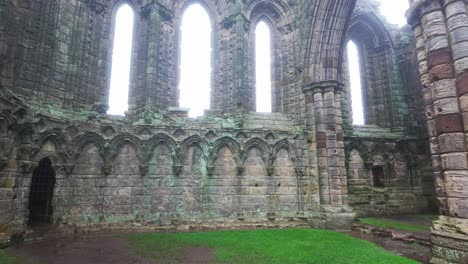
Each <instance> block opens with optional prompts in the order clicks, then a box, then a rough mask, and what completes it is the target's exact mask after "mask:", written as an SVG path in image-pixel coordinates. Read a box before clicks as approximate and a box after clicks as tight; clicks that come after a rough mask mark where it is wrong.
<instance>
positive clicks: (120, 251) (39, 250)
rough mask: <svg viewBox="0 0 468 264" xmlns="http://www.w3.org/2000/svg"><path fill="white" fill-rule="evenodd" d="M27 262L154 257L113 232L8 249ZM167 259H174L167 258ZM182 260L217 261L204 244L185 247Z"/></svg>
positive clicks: (142, 263)
mask: <svg viewBox="0 0 468 264" xmlns="http://www.w3.org/2000/svg"><path fill="white" fill-rule="evenodd" d="M8 251H9V253H11V254H13V255H15V256H17V257H19V258H20V261H21V263H25V264H64V263H66V264H84V263H86V264H106V263H109V264H129V263H132V264H133V263H139V264H150V263H155V262H154V261H152V260H149V259H145V258H143V257H141V256H139V255H138V254H136V253H135V252H134V251H132V249H131V248H130V246H129V245H128V243H127V242H126V241H125V240H123V239H121V238H118V237H116V236H113V235H99V236H90V237H87V238H80V239H63V238H62V239H49V240H47V241H41V242H37V243H31V244H26V245H17V246H14V247H12V248H10V249H8ZM163 262H164V263H174V261H173V260H169V259H168V260H165V261H163ZM182 263H214V254H213V251H212V250H211V249H209V248H203V247H188V248H186V249H184V252H183V260H182Z"/></svg>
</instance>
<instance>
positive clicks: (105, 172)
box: [101, 162, 112, 176]
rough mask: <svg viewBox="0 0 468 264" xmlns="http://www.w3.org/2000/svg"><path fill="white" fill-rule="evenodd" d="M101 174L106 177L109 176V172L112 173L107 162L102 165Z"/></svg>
mask: <svg viewBox="0 0 468 264" xmlns="http://www.w3.org/2000/svg"><path fill="white" fill-rule="evenodd" d="M101 169H102V173H104V175H106V176H108V175H110V173H111V171H112V164H111V163H109V162H106V163H104V164H103V165H102V168H101Z"/></svg>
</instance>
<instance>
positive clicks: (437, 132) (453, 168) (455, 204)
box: [408, 0, 468, 263]
mask: <svg viewBox="0 0 468 264" xmlns="http://www.w3.org/2000/svg"><path fill="white" fill-rule="evenodd" d="M408 15H409V20H410V23H411V24H412V25H413V29H414V32H415V35H416V39H417V50H418V58H419V65H420V72H421V80H422V84H423V87H424V94H425V96H424V97H425V109H426V114H427V124H428V130H429V135H430V137H431V138H430V143H431V152H432V160H433V169H434V177H435V180H436V191H437V199H438V203H439V209H440V210H439V211H440V217H439V218H438V219H437V220H436V221H434V223H433V226H432V229H431V232H432V254H433V256H432V259H431V262H433V263H464V261H468V159H467V154H468V146H467V142H466V136H467V135H468V134H467V132H468V118H466V116H467V115H466V112H468V107H467V105H468V100H467V99H468V98H467V94H468V74H467V73H468V64H467V63H466V60H467V59H468V14H467V9H466V4H465V2H464V1H460V0H459V1H456V0H445V1H433V0H422V1H421V0H420V1H412V5H411V9H410V11H409V13H408Z"/></svg>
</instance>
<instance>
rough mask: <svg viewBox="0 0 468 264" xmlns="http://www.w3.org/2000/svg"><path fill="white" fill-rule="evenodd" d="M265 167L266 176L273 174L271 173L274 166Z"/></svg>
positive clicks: (273, 170)
mask: <svg viewBox="0 0 468 264" xmlns="http://www.w3.org/2000/svg"><path fill="white" fill-rule="evenodd" d="M266 169H267V174H268V176H273V173H274V172H275V167H273V166H267V167H266Z"/></svg>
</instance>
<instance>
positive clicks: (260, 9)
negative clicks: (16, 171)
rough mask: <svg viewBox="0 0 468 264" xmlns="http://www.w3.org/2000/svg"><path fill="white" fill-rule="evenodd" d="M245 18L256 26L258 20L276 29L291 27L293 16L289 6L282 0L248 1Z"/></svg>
mask: <svg viewBox="0 0 468 264" xmlns="http://www.w3.org/2000/svg"><path fill="white" fill-rule="evenodd" d="M246 10H247V11H246V13H247V17H248V18H249V20H250V21H251V22H252V23H253V24H256V23H257V22H258V21H259V20H261V19H265V20H267V21H268V22H269V23H270V24H271V26H275V27H276V28H277V29H280V28H283V27H285V26H291V23H292V22H293V16H292V14H291V10H290V8H289V4H288V3H286V2H285V1H283V0H250V1H249V2H248V4H247V8H246Z"/></svg>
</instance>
